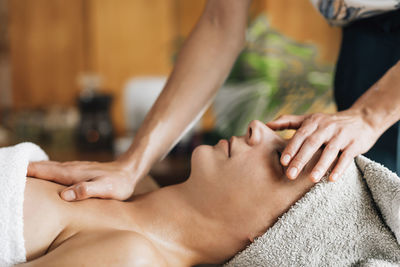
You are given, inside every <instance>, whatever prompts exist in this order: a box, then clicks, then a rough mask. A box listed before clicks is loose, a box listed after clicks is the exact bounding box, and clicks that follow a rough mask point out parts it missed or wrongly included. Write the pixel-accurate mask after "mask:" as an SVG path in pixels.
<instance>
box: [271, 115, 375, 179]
mask: <svg viewBox="0 0 400 267" xmlns="http://www.w3.org/2000/svg"><path fill="white" fill-rule="evenodd" d="M267 125H268V126H269V127H270V128H271V129H273V130H284V129H296V130H297V131H296V133H295V134H294V135H293V137H292V138H291V140H290V141H289V143H288V145H287V146H286V147H285V149H284V150H283V152H282V156H281V159H280V161H281V163H282V165H284V166H288V168H287V172H286V174H287V176H288V177H289V178H290V179H296V177H297V176H298V175H299V173H300V172H301V171H302V169H303V168H304V166H305V165H306V164H307V162H308V161H309V160H310V159H311V157H312V156H313V155H314V153H315V152H316V151H317V150H318V149H319V148H321V146H323V145H325V148H324V149H323V153H322V154H321V157H320V159H319V160H318V162H317V164H316V165H315V166H314V168H313V170H312V171H311V177H310V178H311V179H312V180H313V181H314V182H318V181H319V180H320V179H321V178H322V177H323V175H324V174H325V173H326V172H327V171H328V169H329V168H330V166H331V165H332V163H334V162H335V160H336V158H337V156H338V155H339V154H340V155H339V159H338V161H337V162H336V164H335V166H332V167H333V169H332V172H331V174H330V176H329V179H330V180H331V181H336V180H337V179H338V178H339V177H340V176H341V174H342V173H343V172H344V170H345V169H346V167H347V166H348V165H349V164H350V163H351V161H352V160H353V159H354V158H355V157H356V156H358V155H360V154H362V153H365V152H367V151H368V150H369V149H370V148H371V147H372V146H373V145H374V144H375V142H376V140H377V139H378V138H379V135H380V134H378V133H377V131H376V130H374V129H373V127H372V126H371V125H370V124H369V123H367V121H365V120H364V118H363V116H362V114H361V113H359V112H356V111H352V110H346V111H342V112H337V113H335V114H320V113H318V114H311V115H303V116H296V115H283V116H281V117H279V118H278V119H276V120H274V121H271V122H269V123H267Z"/></svg>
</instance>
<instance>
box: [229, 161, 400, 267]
mask: <svg viewBox="0 0 400 267" xmlns="http://www.w3.org/2000/svg"><path fill="white" fill-rule="evenodd" d="M355 163H356V164H357V165H356V164H355ZM355 163H353V164H352V165H351V166H350V167H349V168H348V169H347V170H346V172H345V174H344V175H343V176H342V177H341V178H340V179H339V181H337V182H335V183H332V182H327V181H326V178H325V180H324V181H323V182H321V183H319V184H317V185H316V186H314V187H313V188H312V189H311V190H310V192H308V193H307V194H306V195H305V196H304V197H303V198H302V199H300V200H299V201H298V202H297V203H296V204H295V205H293V206H292V207H291V208H290V209H289V211H288V212H287V213H285V214H284V215H282V217H281V218H280V219H279V220H278V221H277V222H276V223H275V224H274V225H273V226H272V227H271V228H270V229H268V231H267V232H266V233H264V234H263V235H262V236H261V237H259V238H257V239H256V240H255V242H254V243H252V244H251V245H250V246H249V247H247V248H246V249H245V250H243V251H242V252H241V253H239V254H237V255H236V256H235V257H234V258H233V259H232V260H231V261H230V262H229V263H228V264H227V266H246V267H249V266H400V245H399V240H400V208H399V207H400V178H399V177H397V176H396V174H394V173H392V172H391V171H390V170H388V169H386V168H385V167H383V166H382V165H380V164H378V163H376V162H373V161H371V160H369V159H367V158H365V157H363V156H359V157H357V159H356V161H355ZM396 238H397V240H396Z"/></svg>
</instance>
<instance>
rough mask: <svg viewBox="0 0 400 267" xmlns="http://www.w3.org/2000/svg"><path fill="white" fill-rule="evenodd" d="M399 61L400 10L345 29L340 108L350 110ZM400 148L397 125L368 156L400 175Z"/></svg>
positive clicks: (340, 61)
mask: <svg viewBox="0 0 400 267" xmlns="http://www.w3.org/2000/svg"><path fill="white" fill-rule="evenodd" d="M399 60H400V10H396V11H392V12H388V13H385V14H383V15H378V16H375V17H371V18H367V19H362V20H358V21H355V22H353V23H351V24H349V25H348V26H345V27H344V28H343V40H342V45H341V50H340V54H339V58H338V62H337V66H336V75H335V83H334V89H335V100H336V103H337V106H338V109H339V110H344V109H348V108H349V107H350V106H351V105H352V104H353V103H354V102H355V101H356V100H357V99H358V98H359V97H360V96H361V95H362V94H363V93H364V92H365V91H367V90H368V89H369V88H370V87H371V86H372V85H373V84H374V83H375V82H377V81H378V80H379V79H380V78H381V77H382V76H383V75H384V74H385V72H386V71H388V70H389V69H390V68H391V67H392V66H393V65H395V64H396V63H397V62H398V61H399ZM399 90H400V85H399ZM376 101H380V99H376ZM362 134H363V133H360V135H362ZM399 148H400V144H399V123H396V124H395V125H393V126H392V127H391V128H389V129H388V130H387V131H386V132H385V133H384V134H383V135H382V136H381V137H380V139H379V140H378V141H377V143H376V144H375V145H374V147H373V148H372V149H371V150H370V151H368V152H367V153H366V154H365V155H366V156H367V157H369V158H371V159H373V160H374V161H377V162H379V163H382V164H383V165H385V166H386V167H388V168H389V169H391V170H392V171H394V172H397V174H398V175H399V174H400V164H399V162H400V156H399V151H400V149H399Z"/></svg>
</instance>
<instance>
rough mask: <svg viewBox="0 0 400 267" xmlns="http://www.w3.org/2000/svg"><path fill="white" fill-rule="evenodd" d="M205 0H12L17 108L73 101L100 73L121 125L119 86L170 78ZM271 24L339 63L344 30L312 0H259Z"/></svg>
mask: <svg viewBox="0 0 400 267" xmlns="http://www.w3.org/2000/svg"><path fill="white" fill-rule="evenodd" d="M205 2H206V1H205V0H196V1H187V0H113V1H110V0H9V11H10V47H11V65H12V87H13V100H14V107H15V108H31V107H47V106H50V105H61V106H70V105H74V104H75V100H76V97H77V94H78V92H79V87H78V83H77V78H78V76H79V75H80V74H82V73H85V72H95V73H98V74H100V75H101V77H102V78H103V87H104V90H105V91H107V92H110V93H112V94H113V95H114V96H115V101H114V106H113V110H112V115H113V120H114V122H115V125H116V127H117V130H118V132H119V133H121V132H122V131H123V129H124V123H123V122H124V119H123V112H122V111H123V107H122V89H123V87H124V84H125V83H126V82H127V80H128V79H129V78H131V77H134V76H142V75H168V73H169V72H170V71H171V68H172V64H173V60H172V57H173V55H174V53H176V51H177V49H178V47H179V40H181V39H183V38H184V37H185V36H187V35H188V33H189V32H190V30H191V29H192V27H193V25H194V24H195V22H196V21H197V19H198V17H199V16H200V14H201V12H202V9H203V6H204V4H205ZM257 12H266V13H267V14H268V16H269V18H270V20H271V24H272V26H273V27H276V28H277V29H278V30H280V31H282V32H283V33H285V34H287V35H289V36H291V37H292V38H294V39H296V40H299V41H304V42H314V43H316V44H317V45H318V46H319V47H320V49H321V52H322V53H321V60H323V61H328V62H334V61H335V59H336V56H337V51H338V44H339V41H340V31H339V30H338V29H333V28H331V27H329V26H328V25H327V23H326V22H325V21H324V20H323V19H322V17H321V16H319V14H318V13H317V12H316V10H314V8H313V7H312V6H311V4H310V3H309V0H255V1H254V4H253V7H252V9H251V13H252V14H254V13H257Z"/></svg>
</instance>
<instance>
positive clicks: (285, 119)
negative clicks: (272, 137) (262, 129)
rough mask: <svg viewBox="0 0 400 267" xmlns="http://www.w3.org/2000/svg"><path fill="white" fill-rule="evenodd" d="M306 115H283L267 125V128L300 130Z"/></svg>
mask: <svg viewBox="0 0 400 267" xmlns="http://www.w3.org/2000/svg"><path fill="white" fill-rule="evenodd" d="M306 117H307V116H306V115H282V116H280V117H279V118H277V119H276V120H273V121H270V122H268V123H267V126H268V127H269V128H271V129H272V130H275V131H277V130H285V129H298V128H299V127H300V126H301V124H302V123H303V121H304V120H305V119H306Z"/></svg>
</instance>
